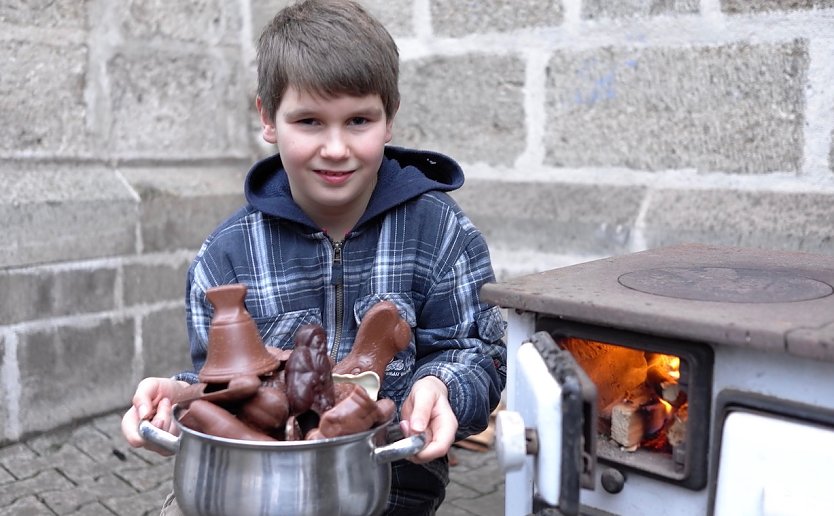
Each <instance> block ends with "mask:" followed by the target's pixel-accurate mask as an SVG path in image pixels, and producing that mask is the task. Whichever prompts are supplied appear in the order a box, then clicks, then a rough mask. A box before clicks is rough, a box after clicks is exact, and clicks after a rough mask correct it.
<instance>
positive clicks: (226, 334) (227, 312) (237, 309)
mask: <svg viewBox="0 0 834 516" xmlns="http://www.w3.org/2000/svg"><path fill="white" fill-rule="evenodd" d="M206 297H207V298H208V300H209V302H210V303H211V304H212V306H214V316H213V317H212V319H211V326H210V328H209V339H208V353H207V356H206V363H205V365H204V366H203V368H202V369H201V370H200V374H199V376H198V378H199V380H200V381H201V382H204V383H225V382H228V381H229V380H231V379H232V378H234V377H236V376H240V375H263V374H266V373H269V372H271V371H274V370H275V369H277V368H278V365H279V361H278V359H277V358H276V357H275V356H274V355H272V354H271V353H269V352H268V351H267V350H266V347H264V343H263V340H262V339H261V335H260V333H258V327H257V326H256V325H255V321H253V320H252V317H251V316H250V315H249V312H247V311H246V306H245V305H244V303H243V300H244V299H245V298H246V285H244V284H242V283H233V284H231V285H221V286H219V287H214V288H210V289H208V290H207V291H206Z"/></svg>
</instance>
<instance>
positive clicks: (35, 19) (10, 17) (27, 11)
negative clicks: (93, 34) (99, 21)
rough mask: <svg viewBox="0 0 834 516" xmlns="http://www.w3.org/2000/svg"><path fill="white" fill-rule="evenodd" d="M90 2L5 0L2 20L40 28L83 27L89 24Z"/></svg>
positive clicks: (2, 5)
mask: <svg viewBox="0 0 834 516" xmlns="http://www.w3.org/2000/svg"><path fill="white" fill-rule="evenodd" d="M89 2H90V0H57V1H37V2H32V1H30V0H5V1H4V2H3V3H2V4H0V21H2V22H4V23H9V24H12V25H22V26H30V27H38V28H50V27H61V28H64V29H67V28H71V29H83V28H84V27H85V26H86V25H87V5H88V4H89Z"/></svg>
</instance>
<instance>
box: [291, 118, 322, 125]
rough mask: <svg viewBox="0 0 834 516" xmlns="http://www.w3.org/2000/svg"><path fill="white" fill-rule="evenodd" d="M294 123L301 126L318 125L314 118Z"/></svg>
mask: <svg viewBox="0 0 834 516" xmlns="http://www.w3.org/2000/svg"><path fill="white" fill-rule="evenodd" d="M296 123H298V124H302V125H315V124H317V123H318V120H316V119H315V118H302V119H301V120H298V121H296Z"/></svg>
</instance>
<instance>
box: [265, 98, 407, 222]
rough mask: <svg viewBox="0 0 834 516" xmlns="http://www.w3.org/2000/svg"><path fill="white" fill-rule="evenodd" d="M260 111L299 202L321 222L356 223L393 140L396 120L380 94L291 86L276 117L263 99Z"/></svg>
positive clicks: (268, 137)
mask: <svg viewBox="0 0 834 516" xmlns="http://www.w3.org/2000/svg"><path fill="white" fill-rule="evenodd" d="M258 110H259V111H260V113H261V122H262V124H263V137H264V139H265V140H266V141H267V142H269V143H274V144H276V145H277V146H278V152H279V153H280V155H281V161H282V162H283V164H284V169H285V170H286V172H287V176H289V182H290V189H291V191H292V195H293V199H295V201H296V202H297V203H298V205H299V206H301V208H302V209H303V210H304V211H305V212H306V213H307V214H308V215H310V217H311V218H312V219H313V220H315V221H316V222H318V223H322V222H323V221H327V220H332V219H333V217H334V216H339V215H340V214H344V216H345V217H346V218H348V219H349V220H351V222H352V223H355V222H356V220H357V219H358V218H359V217H360V216H361V215H362V213H363V212H364V211H365V207H366V206H367V203H368V200H369V199H370V197H371V193H372V192H373V189H374V187H375V186H376V178H377V172H378V170H379V166H380V164H381V163H382V155H383V151H384V148H385V144H386V143H388V142H389V141H391V126H392V124H393V120H388V118H387V117H386V116H385V109H384V107H383V104H382V99H381V98H380V96H379V95H376V94H374V95H366V96H364V97H351V96H346V95H343V96H337V97H332V98H323V97H319V96H315V95H310V94H308V93H304V92H300V91H298V90H296V89H295V88H293V87H290V88H288V89H287V91H286V92H285V93H284V95H283V97H282V99H281V103H280V105H279V106H278V110H277V111H276V113H274V115H275V116H274V122H270V120H269V117H266V116H265V115H266V113H264V112H263V109H262V105H261V103H260V99H258ZM347 229H350V228H347Z"/></svg>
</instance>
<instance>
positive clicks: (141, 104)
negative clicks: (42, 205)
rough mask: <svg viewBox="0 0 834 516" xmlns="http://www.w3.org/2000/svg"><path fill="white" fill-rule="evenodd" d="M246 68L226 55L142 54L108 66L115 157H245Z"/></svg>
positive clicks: (115, 59) (121, 57)
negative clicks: (139, 128) (243, 88)
mask: <svg viewBox="0 0 834 516" xmlns="http://www.w3.org/2000/svg"><path fill="white" fill-rule="evenodd" d="M240 66H241V63H240V62H239V57H238V56H235V55H234V54H233V53H231V52H224V51H219V52H215V53H213V54H211V55H210V54H183V53H181V52H174V51H170V52H162V51H144V52H143V51H138V50H137V51H134V52H130V51H125V52H121V53H118V54H116V55H115V56H113V58H112V59H111V60H110V62H109V63H108V67H107V68H108V72H109V74H110V76H111V81H112V86H111V88H110V91H111V98H112V113H113V127H112V130H111V136H110V138H111V140H110V145H111V147H112V149H113V152H114V153H115V154H116V155H120V156H125V157H145V156H153V157H156V158H159V157H167V158H200V159H204V158H208V157H218V156H225V157H228V156H230V155H231V156H235V155H236V156H244V155H246V154H247V152H248V142H247V138H248V132H247V131H246V127H247V121H248V120H247V119H246V118H245V115H246V114H247V111H246V103H247V102H248V99H247V98H246V97H245V96H244V95H243V92H242V89H241V88H242V85H241V84H240V82H239V81H240V77H241V71H242V68H240ZM137 127H142V128H145V129H144V130H140V131H137V130H136V129H137Z"/></svg>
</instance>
